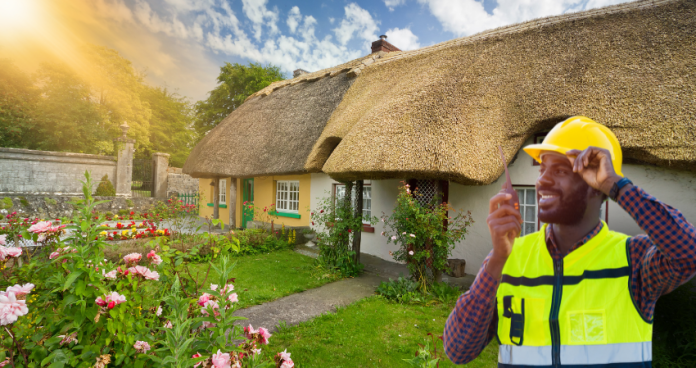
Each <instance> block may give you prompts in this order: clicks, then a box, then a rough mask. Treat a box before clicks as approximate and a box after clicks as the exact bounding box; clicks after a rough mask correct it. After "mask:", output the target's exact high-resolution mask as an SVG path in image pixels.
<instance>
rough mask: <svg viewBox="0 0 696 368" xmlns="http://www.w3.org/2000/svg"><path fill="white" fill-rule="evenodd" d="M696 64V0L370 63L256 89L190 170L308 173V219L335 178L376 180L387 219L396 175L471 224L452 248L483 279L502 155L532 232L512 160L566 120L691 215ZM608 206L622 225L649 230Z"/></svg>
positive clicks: (518, 30)
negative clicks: (613, 140)
mask: <svg viewBox="0 0 696 368" xmlns="http://www.w3.org/2000/svg"><path fill="white" fill-rule="evenodd" d="M380 41H384V40H380ZM377 42H379V41H377ZM384 42H386V41H384ZM397 46H398V45H397ZM694 55H696V2H693V1H688V0H652V1H637V2H632V3H627V4H622V5H617V6H611V7H606V8H602V9H597V10H591V11H586V12H580V13H571V14H566V15H562V16H557V17H549V18H544V19H539V20H535V21H531V22H526V23H522V24H518V25H513V26H509V27H504V28H500V29H495V30H491V31H487V32H483V33H480V34H477V35H474V36H470V37H465V38H459V39H455V40H452V41H448V42H444V43H441V44H437V45H434V46H430V47H426V48H423V49H419V50H415V51H409V52H401V51H393V52H386V51H382V52H378V53H373V54H371V55H369V56H367V57H365V58H360V59H357V60H354V61H351V62H349V63H346V64H343V65H340V66H337V67H335V68H331V69H327V70H323V71H318V72H314V73H309V74H303V75H300V76H299V77H298V78H294V79H290V80H287V81H283V82H278V83H274V84H273V85H271V86H269V87H267V88H266V89H264V90H262V91H259V92H258V93H257V94H255V95H254V96H251V97H250V98H249V100H247V102H246V103H245V104H244V105H242V107H240V108H239V109H238V110H237V111H235V112H234V113H232V114H231V115H230V116H229V117H228V118H227V119H226V120H225V121H224V122H223V123H222V124H220V126H218V127H217V128H215V129H214V130H213V131H211V132H210V133H209V134H208V136H207V137H206V138H205V139H204V140H203V141H202V142H201V143H200V144H199V145H198V146H197V147H196V149H195V150H194V152H193V153H192V155H191V157H189V160H188V161H187V163H186V166H185V167H184V171H185V172H187V173H190V174H192V175H194V176H198V177H211V178H212V177H216V178H224V177H234V178H240V179H242V178H250V177H257V178H259V179H257V181H261V180H260V178H269V177H271V176H273V177H276V176H278V177H280V176H286V175H300V176H304V177H305V181H306V183H305V185H302V184H303V183H299V188H298V190H297V191H295V192H297V193H298V194H299V198H298V200H299V202H300V205H299V207H298V209H299V210H303V209H304V208H305V207H304V204H308V206H307V208H311V206H312V204H313V203H314V201H315V197H318V196H322V195H323V193H325V192H326V191H328V192H329V193H333V192H335V188H336V187H339V186H340V183H338V182H337V180H345V181H348V180H369V182H366V184H367V183H369V186H368V187H369V189H367V190H368V191H369V193H368V195H369V196H370V198H369V203H367V204H366V206H367V205H369V208H370V210H371V211H372V214H373V215H379V214H381V213H382V212H385V213H389V212H391V208H392V206H393V203H394V198H395V195H396V185H397V184H398V182H399V181H400V180H403V179H411V180H421V181H422V182H421V185H423V186H425V185H428V184H426V183H428V182H430V183H432V184H431V185H432V186H433V187H434V188H436V189H438V190H443V191H447V193H446V194H448V198H449V201H450V203H451V204H452V205H453V206H454V207H456V208H464V209H467V210H471V211H472V214H473V216H474V220H475V221H477V223H476V224H475V225H474V227H473V228H472V229H471V231H470V233H469V234H468V236H467V239H466V240H465V241H463V242H462V243H461V244H460V245H458V246H457V248H456V249H455V257H457V258H465V259H466V260H467V261H468V266H467V268H468V269H469V271H470V272H473V271H475V270H476V268H477V267H478V265H479V264H480V262H481V261H482V260H483V257H485V255H486V254H487V253H488V251H489V249H490V240H489V237H488V230H487V228H486V226H485V218H486V215H487V208H488V206H487V202H488V199H489V198H490V197H491V196H492V195H493V194H494V193H495V192H497V191H498V189H499V187H500V181H499V178H500V175H501V173H502V165H501V162H500V159H499V156H498V155H497V152H496V147H497V145H502V146H503V148H504V150H505V154H506V157H509V158H512V160H511V161H512V164H511V167H510V169H511V174H512V179H513V184H515V186H516V187H517V188H518V190H519V191H520V193H521V194H522V195H524V196H526V195H529V196H530V197H529V198H530V201H529V203H528V204H525V206H524V207H525V208H524V212H525V216H526V218H525V222H526V227H525V231H527V232H532V231H535V230H536V229H537V228H538V226H539V224H538V221H537V220H536V196H535V193H534V182H535V179H536V175H537V170H536V168H535V167H534V165H533V163H532V159H531V158H530V157H529V156H527V155H526V154H525V153H520V154H518V152H520V148H521V147H522V146H524V145H526V144H528V143H531V142H532V141H534V140H538V139H540V138H541V137H543V133H544V132H545V131H548V130H549V129H550V128H551V127H552V126H553V125H554V124H555V123H557V122H559V121H561V120H563V119H565V118H566V117H568V116H572V115H577V114H581V115H585V116H588V117H591V118H592V119H594V120H596V121H598V122H600V123H602V124H605V125H607V126H609V127H610V128H611V129H612V130H613V131H614V132H615V133H616V135H617V137H618V138H619V140H620V142H621V144H622V147H623V149H624V161H625V163H627V165H626V168H625V169H624V172H625V173H626V174H627V176H629V177H631V178H632V179H633V180H634V182H635V183H636V184H637V185H639V186H642V187H643V188H645V189H646V190H647V191H648V192H650V193H651V194H653V195H655V196H657V197H658V198H660V199H661V200H664V201H666V202H667V203H673V204H675V205H676V204H678V205H679V208H680V209H681V210H682V211H683V212H684V213H685V215H686V217H687V218H689V219H696V191H694V190H693V189H694V183H696V174H695V172H696V143H695V142H696V130H695V129H694V128H695V125H696V57H694ZM300 96H302V97H303V98H302V99H301V98H299V97H300ZM296 97H297V98H296ZM291 99H292V101H290V100H291ZM281 101H283V102H284V104H283V103H281ZM307 178H308V179H307ZM263 181H268V182H269V183H268V184H267V185H265V186H263V187H261V186H257V185H256V184H254V186H255V187H256V189H257V193H258V191H259V190H262V191H265V192H266V191H267V192H268V194H265V195H267V196H268V197H269V198H268V199H269V200H272V199H274V198H278V197H277V193H278V185H279V184H278V182H283V181H284V180H275V181H273V179H263ZM203 182H204V183H205V184H206V185H207V184H208V183H206V182H205V181H203ZM240 183H241V181H240ZM293 185H294V184H293ZM293 188H294V187H293ZM303 188H304V190H303ZM306 192H308V193H306ZM240 193H241V192H240ZM274 194H275V197H274ZM240 195H241V194H240ZM283 195H285V194H283ZM290 195H291V196H293V197H292V198H296V197H294V196H295V194H290ZM521 198H525V197H522V196H521ZM270 203H272V202H269V204H270ZM264 204H265V203H264ZM262 205H263V204H262ZM607 206H608V207H607V208H606V209H605V214H604V216H605V218H606V220H608V221H607V222H608V224H609V226H610V227H611V228H612V229H615V230H618V231H622V232H625V233H628V234H635V233H636V232H638V231H640V230H639V229H638V227H637V226H635V225H634V224H633V222H632V220H631V219H630V218H629V217H628V215H627V214H625V213H624V212H623V210H621V209H620V208H619V207H618V206H616V205H615V204H614V203H609V204H608V205H607ZM304 217H305V218H306V217H308V216H304ZM237 223H239V222H237ZM298 224H304V220H303V221H302V223H298ZM371 231H375V233H373V234H365V235H364V236H363V251H365V252H368V253H372V254H376V255H379V256H381V257H384V258H389V256H388V252H389V251H390V250H392V249H389V248H388V247H387V246H386V244H385V242H384V241H383V240H382V239H381V238H380V237H379V236H378V235H377V234H379V232H380V231H381V229H379V225H377V226H376V227H375V229H371Z"/></svg>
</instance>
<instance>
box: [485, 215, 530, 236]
mask: <svg viewBox="0 0 696 368" xmlns="http://www.w3.org/2000/svg"><path fill="white" fill-rule="evenodd" d="M489 226H490V228H491V230H492V232H493V234H497V235H505V234H507V233H509V232H511V231H512V232H513V233H514V235H515V236H517V235H519V234H520V233H521V232H522V225H521V224H520V223H519V222H517V221H515V220H514V219H512V218H500V219H495V220H493V223H492V224H489Z"/></svg>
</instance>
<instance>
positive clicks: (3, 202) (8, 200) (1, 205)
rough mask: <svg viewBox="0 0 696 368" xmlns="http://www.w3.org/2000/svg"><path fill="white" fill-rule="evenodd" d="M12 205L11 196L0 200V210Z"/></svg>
mask: <svg viewBox="0 0 696 368" xmlns="http://www.w3.org/2000/svg"><path fill="white" fill-rule="evenodd" d="M12 206H14V203H12V198H10V197H5V198H3V199H2V200H1V201H0V209H2V210H9V209H10V208H12Z"/></svg>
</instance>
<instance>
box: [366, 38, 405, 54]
mask: <svg viewBox="0 0 696 368" xmlns="http://www.w3.org/2000/svg"><path fill="white" fill-rule="evenodd" d="M379 51H384V52H392V51H401V50H399V48H398V47H396V46H394V45H392V44H390V43H389V42H387V36H386V35H381V36H379V40H377V41H375V42H373V43H372V53H373V54H374V53H375V52H379Z"/></svg>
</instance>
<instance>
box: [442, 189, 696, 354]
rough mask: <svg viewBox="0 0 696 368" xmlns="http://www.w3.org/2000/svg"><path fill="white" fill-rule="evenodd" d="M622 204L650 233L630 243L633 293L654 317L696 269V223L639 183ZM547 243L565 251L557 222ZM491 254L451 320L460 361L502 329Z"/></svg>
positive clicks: (451, 349)
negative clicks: (658, 305) (663, 301)
mask: <svg viewBox="0 0 696 368" xmlns="http://www.w3.org/2000/svg"><path fill="white" fill-rule="evenodd" d="M618 203H619V205H620V206H621V207H622V208H623V209H624V210H625V211H626V212H628V213H629V214H630V215H631V217H633V219H634V220H635V221H636V222H637V223H638V225H639V226H640V228H641V229H643V230H644V231H645V233H646V234H647V235H644V234H641V235H637V236H634V237H631V238H629V239H628V240H627V242H628V243H627V244H628V247H629V249H630V262H631V272H632V277H633V283H632V284H631V296H632V297H633V300H634V301H635V303H636V305H637V306H638V309H639V311H640V313H641V314H642V316H643V317H644V318H645V319H647V320H652V317H653V313H654V311H655V302H656V301H657V298H659V297H660V296H661V295H663V294H666V293H669V292H670V291H672V290H674V289H676V288H677V287H678V286H679V285H681V284H683V283H685V282H687V281H688V280H689V279H690V278H691V277H693V275H694V273H696V228H694V226H693V225H692V224H690V223H689V222H688V221H686V219H685V218H684V216H683V215H682V214H681V212H679V211H678V210H676V209H674V208H672V207H670V206H668V205H666V204H664V203H662V202H660V201H658V200H657V199H656V198H655V197H653V196H651V195H649V194H647V193H646V192H645V191H643V190H642V189H640V188H638V187H636V186H633V187H632V188H630V189H628V190H626V191H625V192H624V193H622V194H621V197H620V198H619V200H618ZM602 226H604V225H602V223H601V222H600V223H599V224H598V225H597V227H595V228H594V230H592V231H591V232H590V233H589V234H587V236H585V237H584V238H583V239H582V240H580V241H579V242H578V243H576V244H575V245H574V246H573V248H572V249H571V252H572V251H573V250H575V249H577V248H578V247H580V246H582V245H583V244H585V243H587V241H589V240H590V239H592V237H594V236H595V235H597V233H599V231H600V230H601V229H602ZM546 246H547V247H548V249H549V253H550V254H551V256H552V257H553V258H554V259H559V258H562V257H564V256H565V254H561V252H560V250H559V249H558V247H557V246H556V244H555V242H554V239H553V233H552V232H551V227H547V232H546ZM491 254H492V252H491V253H489V254H488V257H486V259H485V260H484V261H483V266H482V267H481V269H480V270H479V273H478V275H476V280H474V283H473V284H472V285H471V288H470V289H469V291H467V292H466V293H464V294H462V296H460V297H459V300H458V301H457V305H456V306H455V308H454V310H453V311H452V313H451V314H450V316H449V318H448V319H447V323H446V324H445V332H444V336H443V341H444V344H445V352H446V353H447V356H448V357H449V358H450V359H451V360H452V361H453V362H454V363H456V364H464V363H468V362H470V361H472V360H474V359H475V358H476V357H477V356H478V355H479V354H480V353H481V351H483V349H484V348H485V347H486V346H487V345H488V343H490V342H491V339H492V338H493V337H494V336H495V335H496V332H497V328H498V321H497V314H496V313H495V311H496V303H495V296H496V292H497V291H498V285H499V283H500V281H499V280H496V279H495V278H494V277H493V276H491V275H490V274H489V273H488V272H486V264H487V263H488V259H489V258H490V257H491Z"/></svg>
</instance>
